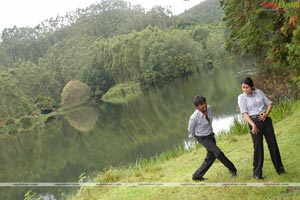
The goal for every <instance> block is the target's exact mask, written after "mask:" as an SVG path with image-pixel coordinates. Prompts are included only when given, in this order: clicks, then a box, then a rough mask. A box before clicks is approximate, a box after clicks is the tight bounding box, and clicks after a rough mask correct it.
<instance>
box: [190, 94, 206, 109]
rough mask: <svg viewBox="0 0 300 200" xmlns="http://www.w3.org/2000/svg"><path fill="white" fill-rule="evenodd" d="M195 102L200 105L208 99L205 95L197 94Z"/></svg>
mask: <svg viewBox="0 0 300 200" xmlns="http://www.w3.org/2000/svg"><path fill="white" fill-rule="evenodd" d="M193 103H194V105H195V106H198V105H200V104H203V103H206V99H205V97H203V96H200V95H196V96H195V97H194V101H193Z"/></svg>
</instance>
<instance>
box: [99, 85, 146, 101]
mask: <svg viewBox="0 0 300 200" xmlns="http://www.w3.org/2000/svg"><path fill="white" fill-rule="evenodd" d="M141 94H142V91H141V88H140V86H139V84H138V83H136V82H127V83H120V84H117V85H116V86H114V87H112V88H110V89H109V90H108V91H107V92H106V93H105V94H104V95H103V96H102V100H103V101H105V102H110V103H127V102H129V101H130V100H132V99H135V98H137V97H139V96H140V95H141Z"/></svg>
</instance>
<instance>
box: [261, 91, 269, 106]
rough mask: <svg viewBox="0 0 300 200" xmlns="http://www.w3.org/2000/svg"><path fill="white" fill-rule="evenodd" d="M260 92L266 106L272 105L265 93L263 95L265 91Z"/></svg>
mask: <svg viewBox="0 0 300 200" xmlns="http://www.w3.org/2000/svg"><path fill="white" fill-rule="evenodd" d="M258 91H259V93H260V95H261V97H262V99H263V102H264V104H265V105H266V106H268V105H270V104H272V101H271V100H270V99H269V98H268V97H267V96H266V95H265V93H263V91H261V90H258Z"/></svg>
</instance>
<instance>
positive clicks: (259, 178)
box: [253, 175, 264, 180]
mask: <svg viewBox="0 0 300 200" xmlns="http://www.w3.org/2000/svg"><path fill="white" fill-rule="evenodd" d="M253 177H254V178H255V179H256V180H264V178H263V177H261V176H256V175H253Z"/></svg>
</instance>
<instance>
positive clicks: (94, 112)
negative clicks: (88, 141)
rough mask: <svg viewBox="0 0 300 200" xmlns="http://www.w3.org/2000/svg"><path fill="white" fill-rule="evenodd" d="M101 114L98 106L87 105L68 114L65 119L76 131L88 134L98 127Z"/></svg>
mask: <svg viewBox="0 0 300 200" xmlns="http://www.w3.org/2000/svg"><path fill="white" fill-rule="evenodd" d="M99 112H100V110H99V109H98V107H97V106H96V105H94V104H86V105H83V106H80V107H77V108H74V109H72V110H70V111H68V112H66V113H65V114H64V118H65V119H66V120H67V121H68V122H69V124H70V125H71V126H72V127H73V128H75V129H76V130H79V131H81V132H88V131H90V130H92V129H93V128H94V126H95V125H96V123H97V120H98V116H99Z"/></svg>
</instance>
